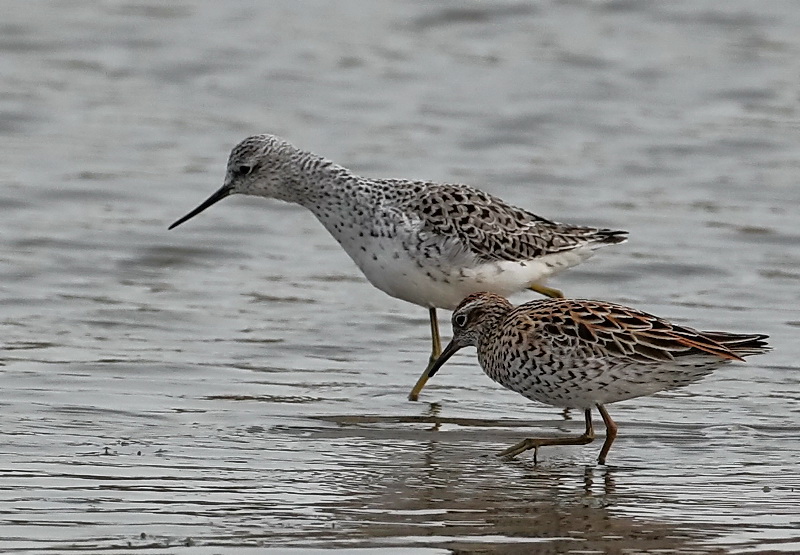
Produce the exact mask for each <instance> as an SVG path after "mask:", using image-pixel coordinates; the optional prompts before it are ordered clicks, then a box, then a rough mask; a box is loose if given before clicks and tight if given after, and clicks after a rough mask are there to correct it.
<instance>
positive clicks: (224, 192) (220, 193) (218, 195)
mask: <svg viewBox="0 0 800 555" xmlns="http://www.w3.org/2000/svg"><path fill="white" fill-rule="evenodd" d="M230 194H231V188H230V187H228V186H227V185H223V186H222V187H220V188H219V189H218V190H217V191H216V192H215V193H214V194H213V195H211V196H210V197H208V198H207V199H206V200H205V201H204V202H203V204H201V205H200V206H198V207H197V208H195V209H194V210H192V211H191V212H189V213H188V214H186V215H185V216H184V217H183V218H181V219H180V220H178V221H177V222H175V223H174V224H172V225H171V226H169V228H167V229H172V228H173V227H178V226H179V225H181V224H182V223H183V222H185V221H186V220H188V219H191V218H194V217H195V216H197V215H198V214H199V213H200V212H202V211H203V210H205V209H206V208H208V207H209V206H211V205H212V204H216V203H218V202H219V201H221V200H222V199H224V198H225V197H227V196H229V195H230Z"/></svg>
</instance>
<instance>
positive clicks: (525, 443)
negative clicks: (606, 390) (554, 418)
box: [497, 405, 613, 464]
mask: <svg viewBox="0 0 800 555" xmlns="http://www.w3.org/2000/svg"><path fill="white" fill-rule="evenodd" d="M601 406H602V405H597V408H598V409H600V407H601ZM603 411H605V409H602V411H601V412H600V414H601V415H602V414H603ZM584 414H585V416H586V431H585V432H583V435H580V436H578V437H530V438H528V439H523V440H522V441H520V442H519V443H517V444H516V445H512V446H511V447H509V448H508V449H506V450H505V451H501V452H500V453H498V454H497V456H498V457H507V458H509V459H513V458H514V457H516V456H517V455H519V454H520V453H523V452H525V451H527V450H528V449H533V462H534V463H536V462H537V461H536V458H537V456H538V454H539V447H542V446H544V445H586V444H587V443H591V442H592V441H594V428H592V409H586V411H585V413H584ZM606 414H608V413H606ZM603 419H604V420H605V417H603ZM606 441H608V440H606ZM612 441H613V439H612ZM603 447H604V448H605V445H604V446H603ZM609 447H611V444H610V443H609ZM606 451H607V450H606ZM601 453H602V452H601ZM603 460H604V461H605V459H603ZM601 464H602V463H601Z"/></svg>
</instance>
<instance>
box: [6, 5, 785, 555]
mask: <svg viewBox="0 0 800 555" xmlns="http://www.w3.org/2000/svg"><path fill="white" fill-rule="evenodd" d="M6 4H7V6H5V9H4V10H3V13H4V14H5V15H4V21H3V23H1V24H0V30H1V31H2V32H1V33H0V53H1V55H0V69H1V70H2V73H3V76H4V77H3V85H2V87H0V151H2V153H3V164H2V165H1V166H0V179H2V182H3V187H2V188H0V206H2V208H3V218H2V219H0V237H2V239H3V242H4V245H5V248H4V249H3V251H2V253H1V254H0V257H1V258H0V260H1V261H2V263H1V264H0V272H1V273H2V284H3V285H2V289H1V290H0V303H2V309H3V310H2V326H3V347H4V349H3V356H2V361H1V362H0V374H2V384H3V387H2V390H3V394H2V397H0V418H1V419H2V422H3V428H2V441H3V445H4V448H3V449H2V451H1V452H0V501H1V502H0V528H1V529H2V531H3V532H2V534H0V536H1V537H0V551H3V552H8V553H48V552H49V553H69V552H82V553H83V552H95V551H97V552H103V553H115V552H119V553H123V552H130V550H131V549H132V548H135V549H136V550H137V551H141V552H145V553H146V552H150V551H152V552H158V553H164V552H170V553H180V552H185V553H240V552H243V551H246V550H247V549H251V550H252V551H257V552H259V553H271V552H275V553H298V554H299V553H303V554H306V553H316V552H318V551H319V550H321V549H324V548H338V549H341V550H348V551H351V552H361V551H360V550H365V551H367V552H374V551H377V550H380V552H381V553H384V552H388V553H396V554H401V553H411V552H413V553H448V552H458V553H473V552H502V553H515V552H518V553H530V552H534V551H535V552H581V553H602V552H611V553H621V552H646V551H658V550H661V551H662V552H663V551H664V550H671V551H678V552H687V553H705V552H712V553H720V552H725V553H727V552H731V553H750V552H765V551H774V552H777V551H785V552H794V551H798V550H800V510H799V509H798V508H797V507H798V506H800V505H798V491H800V472H798V467H797V461H798V456H799V455H800V452H798V444H797V437H798V434H800V401H798V397H799V396H798V390H799V389H800V373H798V363H797V360H798V355H799V354H800V352H799V351H798V347H797V342H796V337H797V333H798V329H799V328H800V314H799V313H798V301H799V300H800V287H798V286H799V285H800V270H798V268H800V249H799V248H798V244H800V231H799V229H800V228H798V220H797V207H798V205H800V188H798V186H797V183H796V181H797V175H798V168H799V166H798V160H799V159H800V139H799V138H798V137H800V135H798V121H800V117H799V115H798V97H797V90H798V87H799V86H800V83H798V81H800V71H798V69H799V68H798V62H797V60H798V59H800V35H798V34H797V29H798V28H800V9H798V8H797V6H796V5H795V4H794V3H792V2H770V3H762V2H757V1H755V0H748V1H732V2H725V3H724V4H720V3H717V2H710V1H708V2H695V1H692V2H690V1H686V2H673V3H670V4H668V5H662V4H660V3H636V2H624V1H607V2H596V1H575V2H567V3H564V2H554V1H553V2H548V1H543V2H537V3H512V2H494V1H484V2H480V3H477V2H476V3H463V2H440V3H436V4H435V5H434V4H430V3H424V2H404V3H395V2H388V1H375V2H369V3H358V2H335V3H333V2H322V1H318V2H303V3H295V2H290V1H279V2H270V3H263V4H258V3H255V4H254V3H250V2H226V3H216V2H191V3H190V2H185V3H181V2H176V3H170V4H169V5H165V4H163V3H162V2H156V1H147V0H143V1H127V0H125V1H119V2H103V3H97V2H88V1H76V2H69V3H63V2H50V1H42V2H35V3H31V2H28V3H25V4H24V6H23V5H22V4H20V3H10V2H9V3H6ZM260 132H272V133H276V134H280V135H283V136H286V137H287V138H289V139H290V140H292V141H293V142H295V143H296V144H298V145H300V146H302V147H305V148H308V149H311V150H313V151H315V152H318V153H320V154H323V155H325V156H328V157H330V158H332V159H334V160H336V161H337V162H339V163H341V164H343V165H346V166H348V167H350V168H352V169H353V170H355V171H358V172H361V173H363V174H366V175H374V176H394V177H409V178H428V179H436V180H441V181H460V182H467V183H470V184H473V185H477V186H480V187H482V188H484V189H485V190H487V191H490V192H492V193H494V194H497V195H499V196H501V197H503V198H505V199H507V200H509V201H511V202H513V203H515V204H518V205H520V206H524V207H527V208H529V209H531V210H534V211H535V212H537V213H539V214H541V215H543V216H546V217H549V218H553V219H556V220H561V221H569V222H574V223H584V224H592V225H602V226H607V227H614V228H624V229H627V230H629V231H630V233H631V240H630V241H629V242H628V243H627V244H625V245H620V246H617V247H613V248H609V249H605V250H604V251H603V252H602V253H601V254H600V255H598V256H597V257H596V258H594V259H592V260H591V261H589V262H587V263H586V264H584V265H582V266H581V267H579V268H577V269H575V270H572V271H570V272H569V273H567V274H564V275H563V276H560V277H558V278H557V279H556V280H554V281H553V282H552V283H551V284H552V285H554V286H556V287H560V288H563V289H564V290H565V291H566V292H567V294H569V295H571V296H575V297H588V298H600V299H606V300H611V301H616V302H622V303H625V304H630V305H633V306H636V307H638V308H642V309H645V310H648V311H652V312H654V313H657V314H659V315H663V316H665V317H669V318H672V319H674V320H676V321H679V322H682V323H688V324H690V325H694V326H696V327H700V328H708V329H715V328H716V329H729V330H731V331H743V332H744V331H758V332H763V333H768V334H769V335H770V336H771V341H772V344H773V345H774V347H775V350H774V352H772V353H770V354H769V355H766V356H761V357H756V358H752V359H751V360H750V361H749V362H748V364H746V365H736V366H730V367H727V368H726V369H724V370H720V371H718V372H717V373H716V374H715V375H713V376H711V377H710V378H708V379H706V380H705V381H703V382H702V383H700V384H697V385H694V386H692V387H691V388H689V389H686V390H684V391H680V392H676V393H670V394H663V395H656V396H653V397H649V398H645V399H637V400H632V401H629V402H625V403H620V404H618V405H613V406H611V407H610V409H609V410H610V412H611V414H612V416H614V418H615V419H616V421H617V423H618V424H619V426H620V436H619V438H618V440H617V442H616V443H615V445H614V447H613V449H612V451H611V454H610V456H609V464H608V466H598V465H597V464H596V463H595V459H596V456H597V452H598V450H599V448H600V444H599V442H598V443H596V444H593V445H589V446H585V447H563V448H560V447H551V448H544V449H542V450H541V452H540V461H539V464H538V465H534V464H533V462H532V460H531V458H530V457H527V456H523V457H520V458H519V459H518V460H516V461H513V462H505V461H502V460H498V459H497V458H495V457H494V456H493V454H494V453H495V452H497V451H499V450H500V449H502V448H504V447H507V446H508V445H510V444H511V443H514V442H516V441H518V440H519V439H521V438H522V437H525V436H528V435H534V434H537V433H539V434H541V433H579V432H580V431H581V429H582V423H581V421H580V418H578V417H575V419H569V420H565V419H564V417H563V415H562V414H561V413H560V411H558V410H556V409H553V408H549V407H545V406H541V405H536V404H534V403H531V402H527V401H525V400H524V399H523V398H522V397H519V396H518V395H516V394H514V393H512V392H508V391H504V390H502V389H501V388H499V387H498V386H496V385H494V384H493V383H492V382H490V381H489V379H488V378H486V377H485V376H484V375H483V374H482V373H481V372H480V369H479V368H478V366H477V363H476V361H475V359H474V355H473V354H472V353H470V352H466V353H464V354H462V355H459V356H458V357H456V358H454V359H453V361H452V362H451V363H450V364H448V366H446V367H445V368H444V369H443V371H442V372H440V373H439V374H438V375H437V376H436V378H435V379H434V380H432V382H431V383H430V385H429V386H428V388H426V390H425V391H424V392H423V396H422V398H421V400H420V402H417V403H410V402H408V401H406V394H407V392H408V390H409V388H410V387H411V385H412V384H413V383H414V380H415V379H416V377H417V376H418V374H419V372H420V371H421V370H422V366H423V365H424V363H425V361H426V359H427V356H428V348H429V345H428V342H429V339H428V336H427V334H428V328H427V314H426V311H425V310H423V309H421V308H419V307H415V306H411V305H406V304H404V303H402V302H400V301H396V300H394V299H391V298H389V297H386V296H385V295H384V294H383V293H381V292H380V291H377V290H375V289H373V288H372V287H370V286H369V285H368V284H367V283H366V282H365V280H364V279H363V277H362V276H361V275H360V274H359V273H358V271H357V269H356V268H355V267H354V265H353V264H352V262H350V260H349V259H348V258H347V256H346V255H345V254H344V253H343V252H342V251H341V250H340V248H339V247H338V245H336V243H335V242H334V241H333V239H331V238H330V237H329V236H328V235H327V233H326V232H325V231H324V229H322V227H321V226H320V225H319V224H318V223H317V222H316V221H315V220H314V219H313V217H312V216H311V215H310V214H309V213H307V212H305V211H304V210H302V209H300V208H298V207H294V206H287V205H282V204H279V203H276V202H270V201H263V200H261V199H254V198H233V199H229V200H225V201H224V202H223V203H220V204H219V205H217V206H215V207H214V208H212V209H211V210H209V211H208V212H206V213H204V214H202V215H201V216H199V217H197V218H196V219H194V220H192V221H191V222H189V223H187V224H185V225H183V226H181V227H180V228H178V229H176V230H173V231H170V232H167V230H166V226H167V225H168V224H169V223H171V222H172V221H174V220H175V219H177V218H178V217H179V216H181V215H183V214H184V213H186V212H187V211H188V210H189V209H191V208H192V207H194V206H195V205H196V204H198V203H199V202H200V201H201V200H203V199H204V198H205V197H206V196H207V195H208V194H210V193H211V192H212V191H213V190H215V189H216V188H217V187H218V186H219V185H220V183H221V179H222V176H223V173H224V165H225V160H226V158H227V154H228V151H229V149H230V148H231V146H233V144H235V143H236V142H238V141H239V140H240V139H241V138H243V137H244V136H246V135H248V134H253V133H260ZM528 298H532V297H531V296H525V295H520V296H518V297H517V298H515V299H514V300H515V301H517V302H522V301H524V300H526V299H528ZM446 319H447V316H446V315H443V321H445V322H446ZM444 333H445V335H446V336H449V325H448V324H446V323H445V325H444ZM572 416H575V415H572ZM389 549H391V551H387V550H389Z"/></svg>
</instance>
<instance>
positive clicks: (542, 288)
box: [528, 283, 564, 298]
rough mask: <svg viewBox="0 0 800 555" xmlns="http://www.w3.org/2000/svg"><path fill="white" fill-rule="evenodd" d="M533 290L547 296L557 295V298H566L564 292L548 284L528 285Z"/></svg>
mask: <svg viewBox="0 0 800 555" xmlns="http://www.w3.org/2000/svg"><path fill="white" fill-rule="evenodd" d="M528 289H530V290H531V291H536V292H537V293H540V294H542V295H544V296H545V297H557V298H564V293H562V292H561V291H560V290H558V289H555V288H553V287H547V286H546V285H542V284H541V283H534V284H533V285H531V286H530V287H528Z"/></svg>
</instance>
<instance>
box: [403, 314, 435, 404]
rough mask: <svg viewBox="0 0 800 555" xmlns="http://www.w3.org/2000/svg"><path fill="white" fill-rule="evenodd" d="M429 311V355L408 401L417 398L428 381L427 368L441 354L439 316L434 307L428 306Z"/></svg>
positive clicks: (428, 368) (429, 367)
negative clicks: (426, 364)
mask: <svg viewBox="0 0 800 555" xmlns="http://www.w3.org/2000/svg"><path fill="white" fill-rule="evenodd" d="M429 313H430V317H431V357H430V358H429V359H428V366H426V367H425V371H424V372H423V373H422V375H421V376H420V377H419V379H418V380H417V383H415V384H414V387H413V388H412V389H411V393H409V394H408V400H409V401H416V400H417V399H419V393H420V391H422V388H423V387H425V383H426V382H427V381H428V370H430V369H431V366H433V363H434V362H436V359H437V358H439V355H440V354H442V339H441V337H440V336H439V318H438V317H437V316H436V309H435V308H430V309H429Z"/></svg>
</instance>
